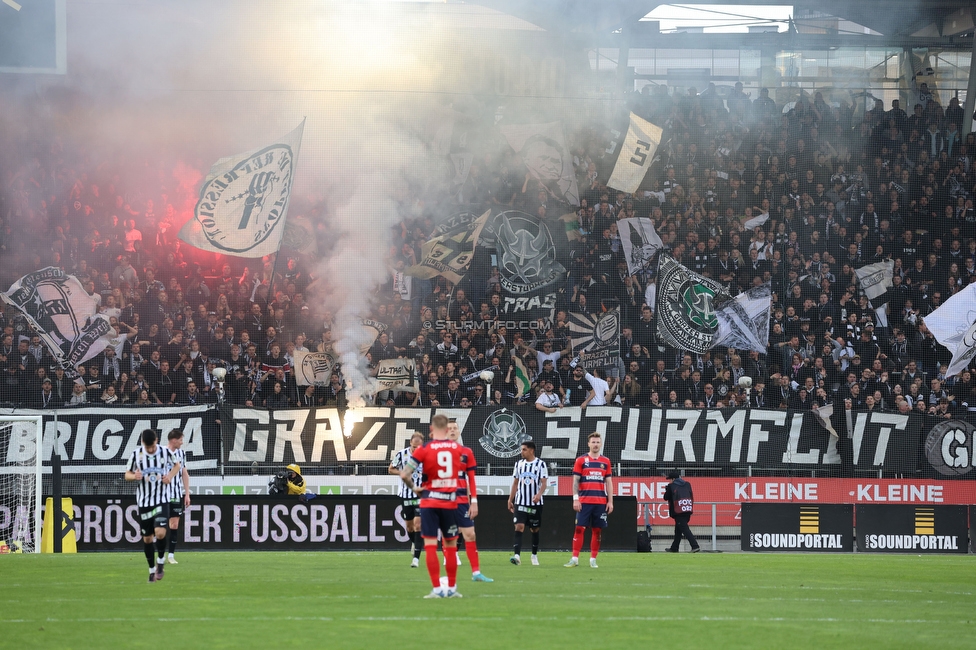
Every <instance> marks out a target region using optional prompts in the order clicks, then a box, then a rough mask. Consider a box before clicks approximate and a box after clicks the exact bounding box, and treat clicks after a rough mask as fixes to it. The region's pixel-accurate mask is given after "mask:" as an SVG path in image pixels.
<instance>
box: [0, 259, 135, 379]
mask: <svg viewBox="0 0 976 650" xmlns="http://www.w3.org/2000/svg"><path fill="white" fill-rule="evenodd" d="M0 299H2V300H3V302H5V303H7V304H8V305H11V306H13V307H15V308H16V309H17V310H19V311H20V312H21V313H22V314H23V315H24V316H25V317H26V318H27V320H28V322H29V323H30V325H31V327H33V328H34V329H35V330H36V331H37V333H38V335H39V336H40V337H41V339H42V340H43V341H44V343H45V345H47V347H48V349H49V350H50V351H51V354H52V355H53V356H54V358H55V359H57V360H58V362H59V363H60V364H61V365H62V366H64V367H66V368H74V367H76V366H77V365H78V364H80V363H84V362H85V361H88V360H89V359H91V358H92V357H94V356H95V355H97V354H99V353H100V352H101V351H102V350H104V349H105V348H106V346H108V345H109V343H110V341H111V339H112V337H113V336H115V335H116V332H115V329H114V328H113V327H112V325H111V323H110V322H109V319H108V317H107V316H105V315H104V314H98V313H96V312H97V311H98V305H97V303H96V302H95V299H94V298H93V297H92V296H90V295H89V294H88V292H87V291H85V289H84V287H82V286H81V282H79V281H78V278H76V277H75V276H73V275H66V274H65V272H64V271H62V270H61V269H59V268H56V267H53V266H49V267H47V268H45V269H41V270H40V271H35V272H33V273H28V274H27V275H25V276H24V277H22V278H21V279H19V280H17V281H16V282H14V283H13V285H11V287H10V289H9V290H8V291H7V292H6V293H3V294H0Z"/></svg>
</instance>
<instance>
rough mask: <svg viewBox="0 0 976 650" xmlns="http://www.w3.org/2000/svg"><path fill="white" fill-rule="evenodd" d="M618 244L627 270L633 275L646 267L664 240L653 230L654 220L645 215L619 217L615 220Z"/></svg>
mask: <svg viewBox="0 0 976 650" xmlns="http://www.w3.org/2000/svg"><path fill="white" fill-rule="evenodd" d="M617 228H618V230H619V231H620V245H621V246H622V247H623V249H624V258H626V260H627V272H628V273H630V274H631V275H633V274H634V273H638V272H640V271H643V270H645V269H647V265H648V264H649V263H650V261H651V259H652V258H653V257H654V255H655V253H657V252H658V251H659V250H661V248H663V247H664V242H662V241H661V237H660V236H658V234H657V231H656V230H654V222H653V221H651V220H650V219H648V218H646V217H637V218H632V219H621V220H620V221H618V222H617Z"/></svg>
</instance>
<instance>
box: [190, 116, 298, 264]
mask: <svg viewBox="0 0 976 650" xmlns="http://www.w3.org/2000/svg"><path fill="white" fill-rule="evenodd" d="M304 129H305V121H304V120H302V123H301V124H299V125H298V128H296V129H295V130H294V131H292V132H291V133H289V134H288V135H286V136H285V137H283V138H281V139H280V140H278V141H276V142H274V143H272V144H269V145H268V146H266V147H261V148H260V149H254V150H252V151H248V152H246V153H242V154H238V155H236V156H229V157H227V158H221V159H220V160H218V161H217V162H215V163H214V164H213V167H211V168H210V174H209V175H207V178H205V179H204V181H203V187H202V188H201V189H200V198H199V199H198V200H197V206H196V208H195V209H194V213H193V219H191V220H190V221H188V222H187V223H186V225H185V226H183V229H182V230H180V239H182V240H183V241H185V242H186V243H187V244H190V245H191V246H195V247H196V248H199V249H201V250H205V251H209V252H211V253H223V254H224V255H235V256H237V257H264V256H265V255H270V254H272V253H275V252H277V251H278V249H279V248H280V246H281V238H282V235H283V234H284V232H285V217H286V216H287V214H288V201H289V199H290V198H291V188H292V184H293V183H294V179H295V163H296V161H297V160H298V150H299V148H300V147H301V143H302V132H303V131H304Z"/></svg>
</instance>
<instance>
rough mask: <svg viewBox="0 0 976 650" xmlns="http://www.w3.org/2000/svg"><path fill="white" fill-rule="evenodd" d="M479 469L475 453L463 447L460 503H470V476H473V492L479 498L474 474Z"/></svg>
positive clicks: (459, 480) (459, 488)
mask: <svg viewBox="0 0 976 650" xmlns="http://www.w3.org/2000/svg"><path fill="white" fill-rule="evenodd" d="M476 469H478V461H476V460H475V459H474V451H472V450H471V447H461V465H459V466H458V489H457V500H458V503H461V504H465V503H467V502H468V474H469V473H470V475H471V492H473V493H474V494H475V496H477V494H478V486H477V485H476V484H475V480H474V472H475V470H476Z"/></svg>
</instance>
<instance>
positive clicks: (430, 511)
mask: <svg viewBox="0 0 976 650" xmlns="http://www.w3.org/2000/svg"><path fill="white" fill-rule="evenodd" d="M438 531H439V532H440V533H441V535H443V536H444V539H457V536H458V525H457V510H455V509H454V508H421V509H420V536H421V537H425V538H428V539H437V533H438Z"/></svg>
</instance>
